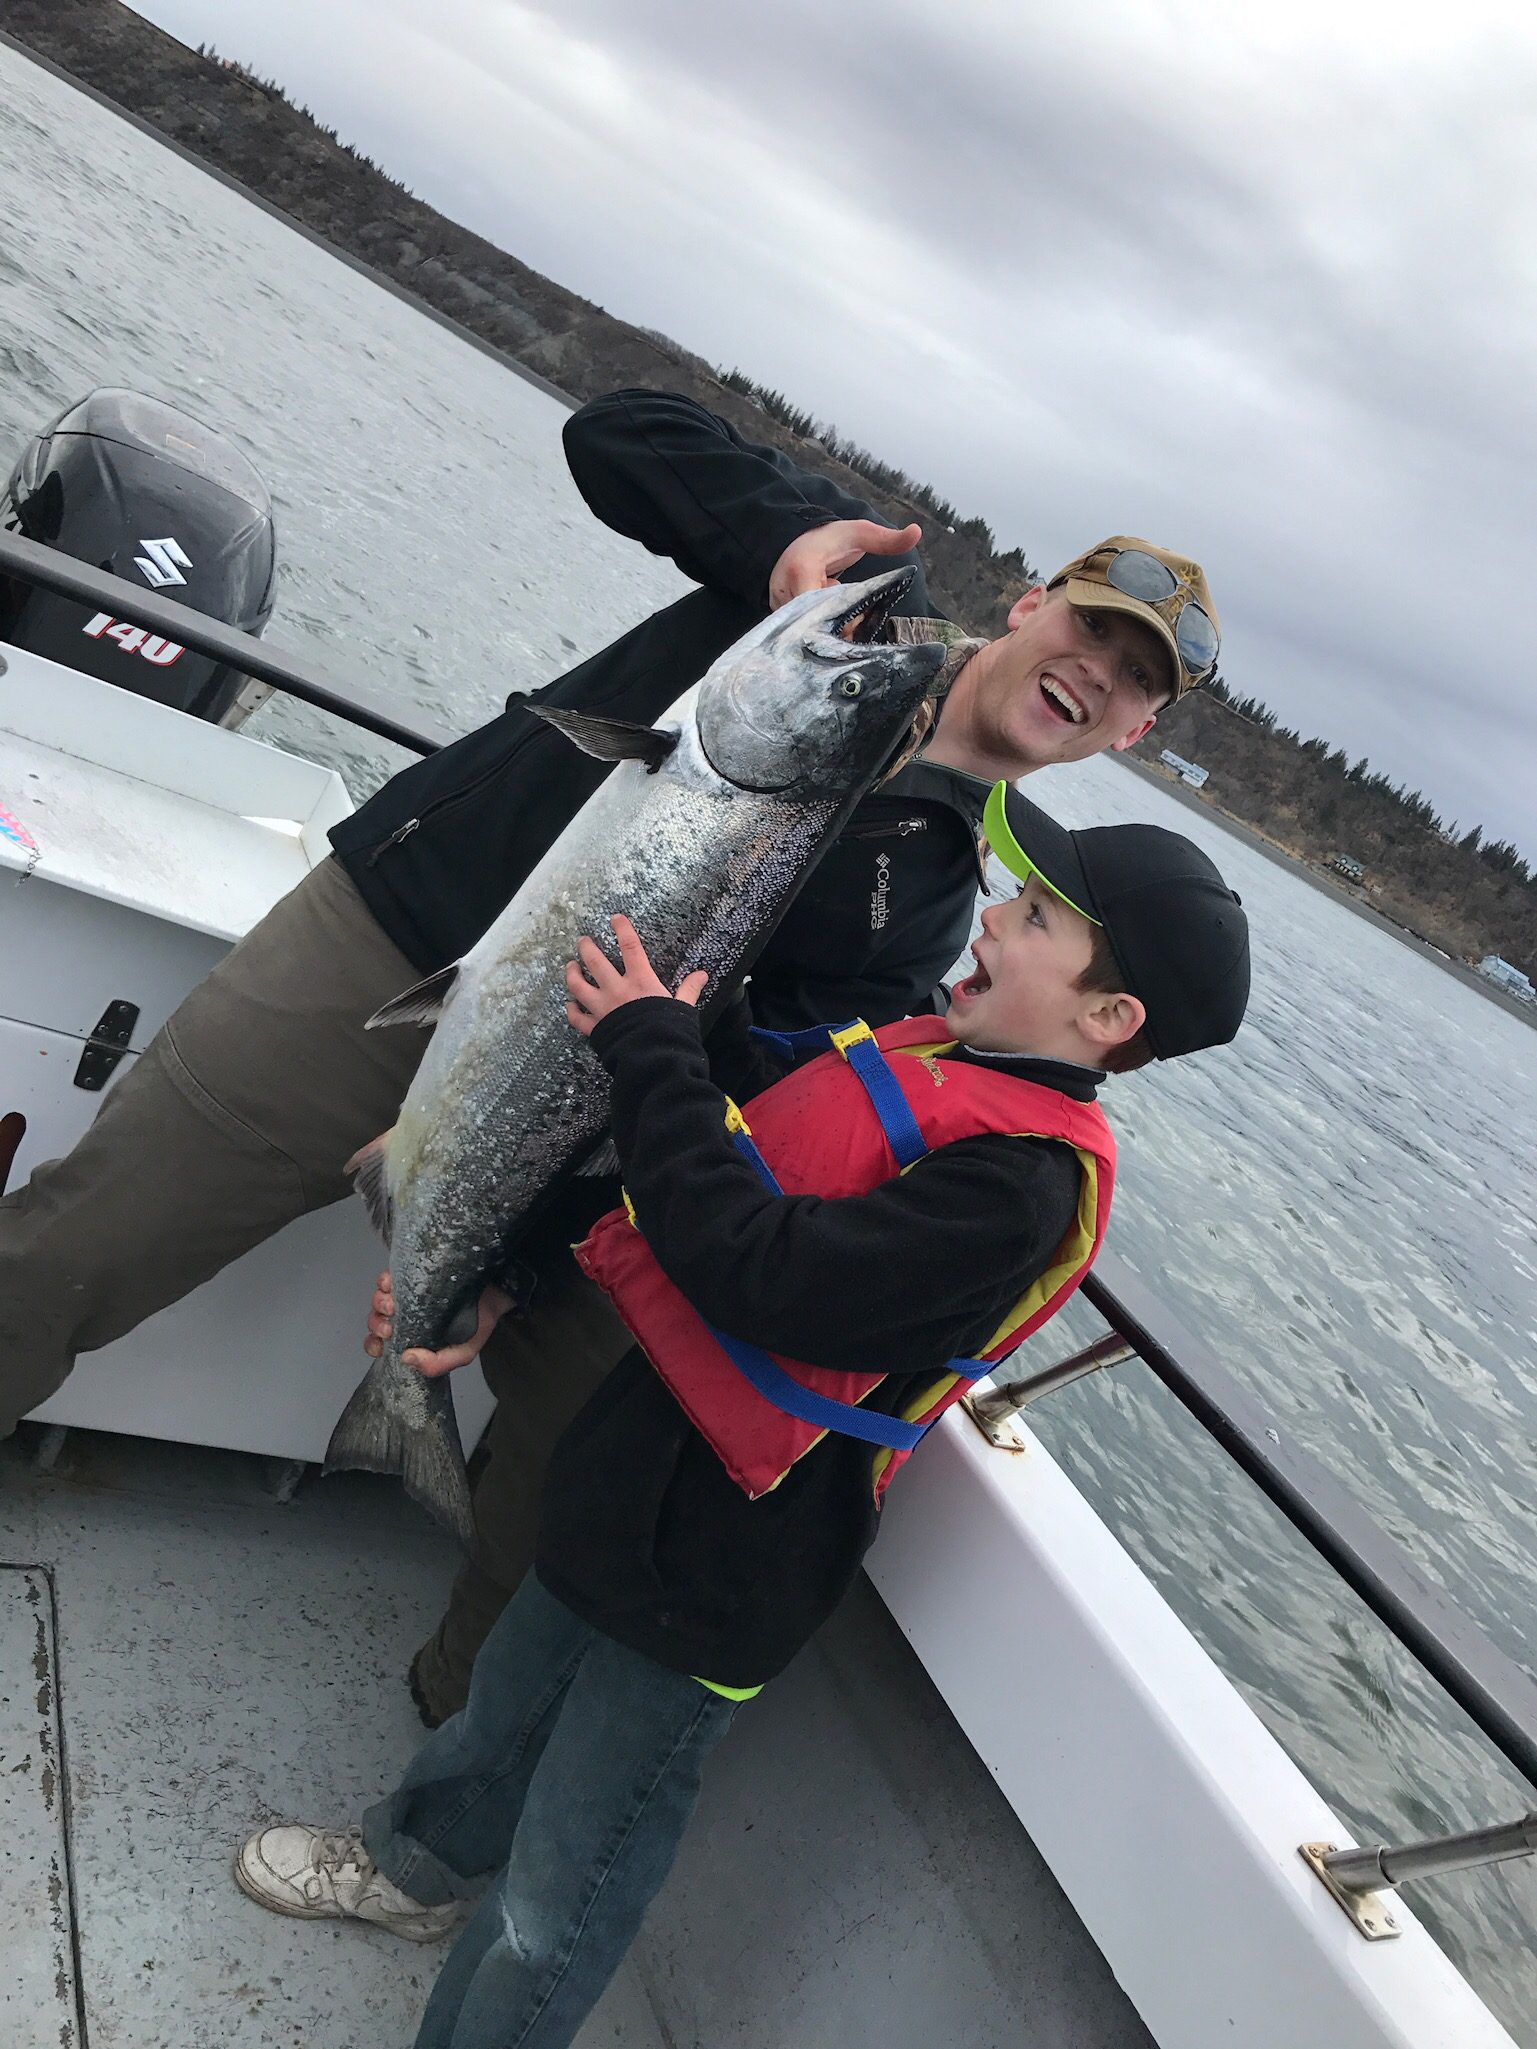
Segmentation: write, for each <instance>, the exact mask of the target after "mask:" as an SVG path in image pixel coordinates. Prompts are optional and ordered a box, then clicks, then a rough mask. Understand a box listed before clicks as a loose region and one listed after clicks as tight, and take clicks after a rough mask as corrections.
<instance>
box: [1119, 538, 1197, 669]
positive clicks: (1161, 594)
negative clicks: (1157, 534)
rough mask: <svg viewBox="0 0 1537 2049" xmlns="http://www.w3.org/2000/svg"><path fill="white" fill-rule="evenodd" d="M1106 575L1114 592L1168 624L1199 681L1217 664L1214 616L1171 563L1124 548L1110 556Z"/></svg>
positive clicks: (1185, 661)
mask: <svg viewBox="0 0 1537 2049" xmlns="http://www.w3.org/2000/svg"><path fill="white" fill-rule="evenodd" d="M1103 573H1104V578H1105V581H1106V583H1108V584H1109V585H1110V587H1111V589H1112V590H1118V591H1120V592H1121V593H1122V595H1123V596H1125V597H1128V598H1135V599H1136V600H1137V602H1138V603H1139V604H1142V605H1148V606H1150V607H1151V608H1152V610H1153V611H1155V612H1156V613H1158V615H1159V617H1160V618H1162V619H1163V620H1165V621H1166V622H1167V624H1168V625H1169V626H1170V628H1171V629H1172V630H1173V633H1174V644H1175V646H1176V647H1177V648H1178V649H1179V658H1180V660H1181V661H1182V662H1183V663H1184V665H1185V669H1186V672H1187V673H1188V674H1189V675H1190V676H1192V677H1193V678H1195V679H1196V680H1197V681H1199V680H1200V678H1201V677H1202V676H1204V675H1205V674H1206V672H1207V671H1208V670H1209V669H1211V668H1212V667H1213V666H1214V665H1215V663H1216V660H1217V652H1218V649H1219V648H1220V647H1221V645H1222V643H1221V638H1220V636H1219V635H1218V632H1217V629H1216V626H1215V625H1214V624H1213V622H1212V619H1211V615H1210V614H1209V613H1208V612H1207V610H1206V608H1205V606H1204V605H1203V604H1202V603H1201V602H1200V600H1199V599H1198V598H1197V597H1196V595H1195V593H1194V592H1193V591H1192V590H1191V588H1190V586H1189V584H1188V583H1185V582H1184V581H1183V580H1182V579H1181V578H1180V577H1177V576H1176V575H1175V574H1174V571H1173V570H1172V569H1171V568H1170V567H1169V565H1168V563H1167V562H1160V561H1159V559H1158V557H1157V556H1156V555H1149V554H1148V553H1147V551H1146V550H1145V549H1143V548H1122V549H1120V550H1119V552H1118V553H1116V554H1114V555H1112V556H1111V557H1110V560H1109V561H1108V562H1107V563H1106V564H1105V568H1104V572H1103ZM1181 593H1183V595H1181ZM1171 607H1172V609H1171Z"/></svg>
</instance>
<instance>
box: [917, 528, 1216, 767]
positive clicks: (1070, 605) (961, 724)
mask: <svg viewBox="0 0 1537 2049" xmlns="http://www.w3.org/2000/svg"><path fill="white" fill-rule="evenodd" d="M1142 593H1145V595H1140V594H1142ZM1217 646H1218V628H1217V617H1216V613H1215V611H1214V610H1213V609H1212V603H1211V593H1210V591H1209V590H1208V589H1207V586H1206V578H1205V576H1204V575H1203V573H1202V571H1201V568H1200V566H1199V564H1198V563H1194V562H1188V561H1184V560H1182V559H1181V558H1180V557H1179V556H1177V555H1172V554H1170V553H1169V552H1168V551H1167V550H1166V549H1163V548H1157V547H1154V546H1153V544H1152V543H1151V542H1150V541H1141V540H1137V539H1135V538H1134V537H1133V536H1131V535H1128V534H1117V535H1115V536H1114V537H1112V538H1111V539H1110V540H1108V541H1101V542H1100V544H1099V546H1098V547H1097V548H1091V549H1090V550H1089V552H1088V553H1087V554H1086V555H1080V556H1079V557H1078V558H1077V560H1076V561H1073V562H1069V563H1068V565H1067V567H1066V568H1065V569H1060V570H1058V572H1057V574H1056V575H1055V576H1054V577H1052V579H1051V581H1050V582H1049V583H1046V584H1037V585H1036V586H1035V587H1034V589H1032V590H1028V591H1026V592H1025V594H1024V596H1023V597H1021V598H1019V599H1018V600H1017V601H1016V603H1015V605H1014V607H1013V609H1012V611H1011V612H1010V613H1009V621H1008V631H1007V632H1006V633H1005V634H1004V635H1003V636H1002V638H1001V639H998V640H992V641H987V642H985V643H984V644H983V645H982V646H981V647H979V648H977V649H976V651H975V652H974V653H973V654H972V655H971V657H970V659H969V660H968V661H967V662H966V663H965V665H964V666H963V667H962V668H961V670H960V671H959V673H958V674H957V675H956V677H955V680H954V682H953V683H952V684H951V687H950V692H949V695H948V697H947V698H946V700H945V704H944V710H943V714H942V716H941V719H940V722H939V728H938V731H937V732H936V733H935V734H934V736H933V738H932V739H931V740H930V742H929V744H928V745H927V747H926V748H925V749H924V751H923V758H924V760H925V761H928V762H930V763H933V764H935V765H944V766H948V767H951V768H957V769H960V770H962V771H963V772H965V773H967V774H971V775H977V774H979V773H980V774H983V775H986V774H993V775H994V776H995V777H996V778H997V779H1000V780H1005V781H1009V782H1014V781H1017V780H1018V778H1019V777H1020V775H1021V774H1023V773H1028V772H1029V770H1030V769H1037V768H1049V767H1051V766H1052V765H1053V764H1054V763H1056V762H1061V761H1086V760H1087V759H1088V757H1089V756H1090V755H1091V754H1102V753H1104V752H1105V751H1106V750H1107V749H1109V750H1110V751H1111V752H1113V753H1117V754H1120V753H1123V752H1124V751H1125V749H1126V748H1128V747H1130V746H1133V745H1134V744H1135V743H1136V742H1137V741H1138V740H1140V739H1141V738H1142V736H1143V734H1144V733H1146V732H1147V731H1148V730H1149V729H1150V728H1151V726H1152V725H1153V723H1154V721H1155V720H1156V718H1157V716H1158V712H1159V710H1160V709H1161V707H1162V706H1163V705H1165V704H1168V703H1170V702H1171V701H1172V700H1173V699H1174V698H1176V697H1178V696H1180V695H1181V693H1182V692H1183V691H1185V690H1187V689H1189V687H1190V686H1191V684H1192V683H1195V682H1198V681H1199V680H1200V679H1201V678H1202V677H1203V676H1206V675H1209V674H1210V673H1211V670H1212V668H1213V666H1214V665H1215V663H1216V659H1217ZM984 764H988V765H990V766H983V765H984Z"/></svg>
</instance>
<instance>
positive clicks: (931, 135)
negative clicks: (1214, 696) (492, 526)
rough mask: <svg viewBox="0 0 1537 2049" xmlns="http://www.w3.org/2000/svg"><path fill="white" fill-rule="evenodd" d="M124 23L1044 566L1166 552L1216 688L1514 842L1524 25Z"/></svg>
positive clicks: (398, 18)
mask: <svg viewBox="0 0 1537 2049" xmlns="http://www.w3.org/2000/svg"><path fill="white" fill-rule="evenodd" d="M139 4H140V5H141V8H142V9H143V11H144V12H146V13H148V14H150V15H151V16H152V18H155V19H157V20H160V21H162V22H163V23H164V24H165V25H166V26H167V27H170V28H171V29H173V31H175V32H177V33H179V34H182V35H184V36H186V37H187V38H188V40H191V41H197V40H199V39H200V38H201V39H207V38H212V39H214V40H216V41H217V42H218V43H219V45H220V47H221V49H226V50H227V51H229V52H230V53H232V54H236V55H240V56H242V57H244V58H246V59H247V60H248V61H251V62H253V63H255V64H256V65H257V66H258V68H261V69H265V70H267V71H269V72H271V73H272V74H273V75H275V76H277V77H279V78H280V79H281V80H282V82H283V83H284V84H285V85H286V86H287V87H288V88H289V89H290V90H291V91H293V92H294V93H295V94H296V96H298V97H301V98H305V99H307V100H308V101H309V103H310V104H311V105H312V106H313V107H314V108H315V109H316V110H317V112H319V113H320V114H321V115H322V117H323V118H325V119H326V120H328V121H331V122H333V123H334V124H335V125H337V126H338V127H339V128H340V130H341V131H342V133H343V134H344V135H346V136H347V137H348V138H349V139H351V140H354V141H356V142H357V143H358V145H359V146H360V147H363V148H365V149H367V150H368V151H369V153H370V154H372V155H373V156H374V157H375V158H376V159H378V160H379V161H382V162H383V163H384V164H385V165H386V167H387V168H389V169H391V170H392V171H394V172H395V173H396V174H397V175H400V176H402V177H404V178H405V179H406V181H407V182H408V183H410V184H411V185H412V186H413V187H414V188H415V189H416V190H418V191H420V192H421V193H422V195H423V196H424V197H426V198H428V199H430V200H432V201H433V202H434V203H435V204H438V205H440V206H443V207H444V208H445V209H446V210H448V211H449V212H451V213H454V214H455V215H456V216H457V217H459V218H461V219H464V220H466V221H467V222H468V223H469V224H470V225H472V226H475V227H477V228H478V229H479V230H480V231H481V232H483V233H486V234H489V235H491V236H492V237H493V238H494V239H496V240H498V241H500V242H501V243H503V245H504V246H506V247H508V248H509V249H511V250H513V251H514V252H515V253H516V254H518V255H519V256H521V257H522V258H523V259H524V260H525V261H528V262H531V263H533V264H535V265H536V266H537V267H539V268H541V269H544V270H546V271H548V272H549V273H550V274H551V275H553V276H555V277H558V278H559V279H561V281H562V282H564V283H566V284H568V285H571V286H572V287H573V288H575V289H577V290H579V291H582V292H584V293H586V294H588V295H589V296H591V297H594V298H596V299H597V300H599V301H600V303H603V304H606V305H608V306H610V307H611V308H612V309H613V310H614V311H615V312H617V313H619V314H621V315H623V316H624V317H626V318H630V319H634V320H639V321H641V322H643V323H644V324H647V325H653V326H657V327H660V328H663V329H664V330H666V331H667V332H669V333H671V334H673V335H675V336H676V337H677V339H678V340H680V341H681V342H683V343H685V344H686V345H688V346H690V347H693V348H697V349H699V350H700V351H701V353H703V354H705V355H708V356H711V357H712V358H714V359H715V360H718V361H724V362H738V363H740V364H741V365H742V366H743V367H744V368H747V369H749V370H750V371H752V372H753V373H754V374H755V375H758V376H761V377H763V378H764V379H765V381H767V382H770V383H774V384H777V385H779V386H781V387H782V388H783V389H785V390H786V391H787V392H789V393H790V395H791V396H793V397H794V398H795V399H797V400H798V401H799V402H800V403H802V404H805V405H807V406H809V407H810V408H811V409H812V410H813V411H815V412H817V413H818V414H819V415H821V416H822V417H824V418H830V419H835V420H836V421H837V423H838V424H839V425H840V426H841V427H842V428H843V429H844V430H845V431H847V432H849V433H852V434H853V435H854V436H855V437H856V438H857V439H858V440H860V441H862V442H863V443H864V444H865V445H866V446H868V447H871V448H873V449H876V450H877V451H878V452H880V453H881V454H883V455H885V456H888V457H889V458H890V459H892V460H894V461H897V462H899V463H901V464H902V465H903V466H904V467H906V468H908V469H910V470H911V471H913V472H914V473H915V474H917V475H920V476H923V477H925V478H927V479H928V480H929V481H931V482H933V483H934V484H935V485H936V486H937V487H938V488H939V489H940V490H942V491H943V492H945V493H946V494H947V495H948V496H949V497H951V498H952V499H954V500H955V502H957V503H958V504H960V505H962V506H963V507H964V508H965V509H967V510H978V511H981V512H982V513H983V514H984V515H985V516H986V517H987V518H988V519H989V520H990V522H991V523H992V525H993V526H994V528H995V530H996V531H997V533H998V535H999V538H1000V541H1001V542H1002V543H1003V544H1005V545H1008V544H1013V543H1015V542H1018V543H1021V544H1022V545H1024V546H1025V548H1026V550H1027V552H1028V553H1029V554H1030V555H1031V557H1032V559H1034V560H1037V561H1038V562H1039V563H1040V564H1042V566H1046V567H1050V566H1052V565H1053V564H1054V563H1055V562H1056V561H1059V560H1063V559H1066V557H1067V556H1069V555H1071V554H1072V553H1074V552H1076V550H1077V549H1078V548H1079V547H1081V546H1083V545H1085V544H1086V542H1087V541H1088V540H1090V539H1093V538H1095V537H1097V536H1098V535H1099V534H1100V533H1103V532H1105V531H1109V530H1112V529H1119V530H1130V531H1140V532H1151V533H1154V534H1157V535H1160V536H1163V537H1165V538H1167V539H1169V540H1171V541H1175V542H1177V544H1178V545H1179V546H1181V547H1188V548H1190V549H1191V550H1192V551H1193V552H1195V553H1197V554H1198V555H1200V557H1201V559H1202V560H1203V561H1204V562H1205V563H1206V565H1207V567H1208V569H1209V571H1210V572H1211V575H1212V578H1213V583H1214V586H1215V588H1216V591H1217V594H1218V598H1219V602H1220V604H1221V607H1222V610H1223V614H1224V623H1225V626H1226V628H1227V647H1226V655H1225V662H1224V667H1225V669H1226V671H1227V674H1228V676H1229V678H1230V680H1231V681H1232V682H1233V684H1234V685H1235V687H1238V688H1240V689H1244V690H1250V691H1254V692H1256V693H1257V694H1258V695H1260V696H1262V697H1264V698H1265V699H1266V700H1267V701H1268V702H1270V703H1271V704H1272V705H1273V706H1274V707H1275V709H1276V711H1277V712H1278V714H1279V715H1280V716H1281V718H1282V719H1283V721H1284V722H1286V723H1288V724H1293V725H1298V726H1301V727H1302V728H1303V729H1304V730H1316V731H1321V732H1324V733H1325V734H1327V735H1328V736H1329V737H1330V738H1331V739H1332V740H1336V741H1338V742H1339V743H1340V744H1342V745H1344V746H1346V747H1347V749H1348V750H1349V751H1350V752H1351V753H1352V754H1358V753H1362V752H1365V753H1367V754H1368V755H1369V756H1370V757H1371V759H1372V762H1373V764H1374V766H1379V767H1382V768H1385V769H1386V770H1387V771H1388V773H1389V774H1390V775H1392V776H1393V777H1394V778H1395V779H1401V780H1404V781H1407V782H1409V783H1411V784H1414V785H1417V786H1419V787H1421V788H1423V789H1424V790H1425V791H1426V793H1427V795H1429V796H1430V797H1431V799H1432V801H1433V802H1434V803H1435V804H1436V805H1437V807H1438V809H1440V810H1441V811H1442V812H1443V813H1444V814H1445V815H1447V816H1451V815H1457V816H1459V817H1460V818H1461V819H1462V820H1463V821H1464V823H1466V822H1470V821H1471V820H1473V819H1474V818H1477V819H1479V820H1480V821H1481V822H1483V823H1484V825H1485V826H1486V828H1487V829H1488V830H1489V831H1491V832H1494V833H1497V834H1500V835H1503V836H1506V837H1513V838H1515V839H1516V840H1517V842H1518V844H1521V845H1523V846H1524V847H1525V848H1526V849H1528V850H1529V851H1533V852H1537V805H1534V802H1533V797H1532V791H1533V790H1534V789H1537V714H1534V700H1533V695H1532V675H1533V669H1534V662H1533V645H1532V640H1533V636H1532V631H1531V628H1530V626H1529V624H1528V620H1527V615H1526V612H1525V610H1524V604H1525V592H1526V587H1527V581H1528V571H1527V555H1528V552H1529V550H1530V548H1531V546H1532V536H1533V534H1534V530H1537V521H1534V519H1533V516H1532V515H1533V511H1534V509H1537V508H1534V505H1533V495H1534V494H1533V485H1532V482H1531V479H1532V476H1533V475H1534V473H1537V471H1534V459H1537V402H1534V399H1533V397H1532V394H1531V391H1530V388H1529V386H1530V376H1529V370H1528V367H1527V365H1526V363H1525V362H1524V361H1523V360H1521V356H1522V353H1523V352H1524V351H1525V350H1526V349H1527V348H1528V347H1529V342H1530V336H1531V334H1532V332H1533V330H1534V317H1537V254H1534V242H1537V238H1534V234H1533V210H1534V201H1533V198H1532V195H1533V194H1534V193H1537V176H1534V173H1537V162H1534V157H1537V124H1533V122H1532V120H1531V118H1530V116H1531V108H1532V106H1533V104H1534V102H1537V34H1534V33H1533V32H1532V31H1530V30H1528V29H1527V28H1525V27H1523V26H1520V25H1518V24H1517V23H1516V22H1515V20H1514V17H1511V16H1509V15H1508V14H1507V12H1506V11H1505V10H1504V9H1502V8H1500V7H1499V6H1498V5H1494V6H1493V7H1491V8H1489V9H1486V10H1484V11H1482V12H1481V11H1480V9H1479V7H1478V6H1477V5H1476V4H1475V5H1472V6H1464V7H1463V8H1462V9H1460V10H1459V12H1458V18H1457V19H1456V20H1455V21H1448V20H1444V19H1440V20H1435V19H1430V18H1428V17H1427V19H1426V20H1424V21H1421V20H1420V18H1419V17H1418V15H1415V16H1413V17H1406V16H1405V15H1404V13H1403V12H1402V11H1401V10H1399V11H1395V12H1391V13H1389V12H1383V13H1382V14H1381V17H1380V20H1379V19H1378V17H1377V15H1376V14H1375V13H1374V11H1373V10H1372V9H1370V8H1363V9H1339V8H1337V7H1334V8H1331V7H1327V6H1325V5H1324V4H1323V0H1298V4H1297V5H1296V6H1294V7H1293V8H1292V9H1290V10H1289V11H1288V12H1287V14H1286V16H1285V17H1284V18H1278V19H1276V20H1274V21H1269V20H1259V21H1251V20H1249V19H1247V12H1248V11H1247V10H1245V11H1244V14H1243V15H1242V16H1239V15H1237V14H1236V13H1235V11H1234V10H1229V9H1225V8H1222V7H1220V6H1218V5H1216V4H1215V0H1183V4H1179V0H1176V4H1173V5H1171V6H1168V7H1165V8H1161V9H1159V10H1157V11H1156V12H1155V11H1153V10H1148V9H1146V8H1144V7H1138V6H1135V5H1132V4H1126V5H1122V6H1119V7H1118V6H1117V5H1115V4H1114V0H1107V4H1106V5H1104V6H1102V7H1100V8H1098V9H1096V10H1095V11H1094V14H1093V15H1092V16H1089V17H1083V18H1082V19H1079V20H1075V21H1070V22H1064V21H1062V20H1060V19H1058V18H1056V17H1055V16H1053V15H1049V14H1048V13H1047V12H1046V11H1045V10H1044V9H1041V10H1038V11H1035V12H1033V13H1027V12H1025V11H1023V10H1021V9H1020V8H1019V7H1017V6H1012V5H1011V6H1006V5H1003V4H991V0H952V4H951V5H950V6H949V7H947V9H946V10H945V11H944V13H943V14H942V15H941V14H939V13H938V12H936V11H935V10H933V9H932V8H930V7H928V6H925V5H921V4H920V0H886V4H885V5H883V6H881V7H880V8H879V9H876V8H874V7H870V8H865V9H860V8H844V9H828V8H826V7H825V5H813V4H811V0H783V4H782V5H781V6H780V7H778V8H776V9H775V10H773V12H772V14H771V15H765V14H764V13H763V12H762V11H761V10H752V11H750V12H749V11H748V10H746V9H743V10H740V11H736V10H733V9H732V8H730V7H729V6H714V7H705V6H704V5H703V4H702V0H657V4H655V5H653V6H651V7H648V8H644V9H637V8H633V7H631V6H629V5H628V4H621V0H561V4H560V6H559V7H558V8H557V7H556V6H554V5H553V4H547V5H520V4H511V0H440V4H439V5H438V6H437V7H436V8H435V10H434V11H433V13H432V15H431V16H430V17H428V18H427V21H428V25H427V26H423V25H422V23H423V20H424V17H423V15H422V13H421V10H420V9H419V8H418V7H416V6H415V5H408V4H407V0H374V4H372V5H370V6H366V7H365V6H363V5H362V4H361V0H331V4H330V5H328V7H327V8H326V9H325V10H314V9H309V8H304V7H301V6H299V5H297V4H294V0H263V4H261V5H258V4H257V0H221V4H220V5H219V6H217V7H215V6H214V5H213V4H212V0H139ZM1389 29H1390V30H1391V33H1387V32H1386V31H1387V30H1389Z"/></svg>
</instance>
